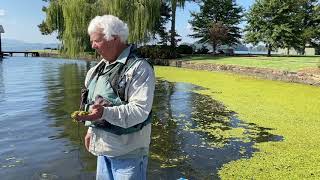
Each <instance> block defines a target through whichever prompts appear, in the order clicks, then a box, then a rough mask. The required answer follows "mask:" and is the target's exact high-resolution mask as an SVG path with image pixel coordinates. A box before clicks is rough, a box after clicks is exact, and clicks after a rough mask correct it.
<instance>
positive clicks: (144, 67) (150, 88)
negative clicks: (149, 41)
mask: <svg viewBox="0 0 320 180" xmlns="http://www.w3.org/2000/svg"><path fill="white" fill-rule="evenodd" d="M132 68H133V71H132V79H131V80H130V81H128V82H127V85H126V86H128V87H126V89H127V91H126V94H127V97H128V103H127V104H125V105H120V106H113V107H105V108H104V112H103V115H102V119H105V120H106V121H108V122H109V123H111V124H113V125H116V126H120V127H122V128H129V127H132V126H134V125H136V124H139V123H141V122H143V121H145V120H146V119H147V117H148V115H149V113H150V111H151V109H152V103H153V97H154V89H155V75H154V71H153V69H152V67H151V66H150V65H149V63H148V62H146V61H140V62H139V63H137V64H136V65H135V66H133V67H132Z"/></svg>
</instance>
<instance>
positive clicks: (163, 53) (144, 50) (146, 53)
mask: <svg viewBox="0 0 320 180" xmlns="http://www.w3.org/2000/svg"><path fill="white" fill-rule="evenodd" d="M138 52H139V53H140V54H141V55H142V56H143V57H145V58H151V59H172V58H176V57H177V56H176V57H175V56H174V53H173V51H172V48H171V47H170V46H166V45H147V46H141V47H139V48H138ZM178 57H180V55H179V56H178Z"/></svg>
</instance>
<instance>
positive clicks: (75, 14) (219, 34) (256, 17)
mask: <svg viewBox="0 0 320 180" xmlns="http://www.w3.org/2000/svg"><path fill="white" fill-rule="evenodd" d="M43 1H46V2H48V6H46V7H43V9H42V10H43V12H44V13H45V14H46V19H45V20H44V21H43V22H42V23H41V24H40V25H39V29H40V31H41V32H42V33H43V34H51V33H53V32H56V33H57V38H58V39H59V40H60V41H61V43H62V52H64V53H65V54H67V55H69V56H71V57H75V56H77V55H79V54H80V53H82V52H85V51H93V50H92V49H91V46H90V42H89V37H88V35H87V26H88V23H89V21H90V20H91V19H92V18H93V17H95V16H96V15H103V14H113V15H115V16H118V17H119V18H120V19H122V20H124V21H125V22H126V23H127V24H128V26H129V29H130V36H129V42H131V43H140V44H141V43H145V42H149V41H150V40H152V39H159V42H158V44H159V45H164V46H167V45H168V44H169V45H170V48H171V52H170V56H172V57H177V56H178V54H176V46H177V43H178V42H179V41H180V40H181V39H179V35H178V34H177V33H176V28H175V21H176V20H175V19H176V9H177V7H180V8H183V7H184V6H185V3H186V2H188V1H189V2H194V3H197V4H198V5H199V7H200V11H199V12H191V19H190V20H189V23H190V24H191V26H192V30H193V33H192V34H190V36H191V37H193V38H196V39H197V40H198V42H200V43H206V44H210V45H211V46H212V49H213V53H215V52H216V50H217V48H219V47H221V46H235V45H237V44H239V43H240V41H242V40H244V42H245V43H252V44H253V45H257V44H259V43H263V44H265V45H266V48H267V49H268V54H269V55H271V51H272V50H275V49H277V48H288V49H289V48H294V49H296V50H297V51H299V52H301V54H304V50H305V47H306V45H311V46H314V47H319V46H320V37H319V36H320V32H319V31H320V24H319V23H320V5H319V2H318V1H317V0H256V1H255V2H254V3H253V5H252V6H251V7H250V9H249V10H248V12H245V11H244V9H243V8H242V7H241V6H239V5H238V4H237V3H236V1H235V0H134V1H133V0H43ZM169 21H170V22H171V28H170V30H167V29H166V24H167V23H168V22H169ZM242 21H247V25H246V27H245V28H244V30H243V31H242V30H241V29H240V27H239V24H240V23H241V22H242ZM242 34H244V37H242ZM164 46H161V47H164ZM164 49H168V48H164ZM157 52H160V51H158V50H157ZM179 52H181V50H179ZM182 52H184V51H182ZM188 52H189V51H188Z"/></svg>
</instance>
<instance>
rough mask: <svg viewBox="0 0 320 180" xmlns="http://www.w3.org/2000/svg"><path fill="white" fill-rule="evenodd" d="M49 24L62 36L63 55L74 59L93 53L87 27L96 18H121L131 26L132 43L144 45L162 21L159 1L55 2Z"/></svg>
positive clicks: (58, 0) (49, 11)
mask: <svg viewBox="0 0 320 180" xmlns="http://www.w3.org/2000/svg"><path fill="white" fill-rule="evenodd" d="M46 14H47V18H46V21H45V23H46V24H47V26H48V27H50V28H51V30H52V31H58V33H59V34H60V37H61V40H62V44H63V51H64V52H65V53H66V55H68V56H70V57H76V56H77V55H78V54H79V53H81V52H84V51H88V50H90V49H91V48H90V42H89V37H88V35H87V27H88V24H89V21H90V20H91V19H92V18H93V17H94V16H96V15H104V14H112V15H114V16H118V17H119V18H120V19H121V20H123V21H124V22H126V23H127V24H128V26H129V30H130V32H129V39H128V41H129V42H133V43H141V42H144V41H146V39H147V38H148V37H149V36H150V35H151V32H152V31H153V30H154V27H155V22H156V21H157V20H158V19H159V18H160V1H159V0H52V1H50V4H49V6H48V7H47V10H46Z"/></svg>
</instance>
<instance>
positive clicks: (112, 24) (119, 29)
mask: <svg viewBox="0 0 320 180" xmlns="http://www.w3.org/2000/svg"><path fill="white" fill-rule="evenodd" d="M99 31H100V32H102V33H103V34H104V38H105V39H106V40H111V39H112V38H113V37H112V36H119V37H120V40H121V42H123V43H125V42H126V41H127V39H128V36H129V29H128V26H127V24H126V23H124V22H123V21H121V20H120V19H119V18H118V17H115V16H112V15H104V16H96V17H95V18H93V19H92V20H91V21H90V23H89V26H88V34H89V35H91V34H92V33H94V32H99Z"/></svg>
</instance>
